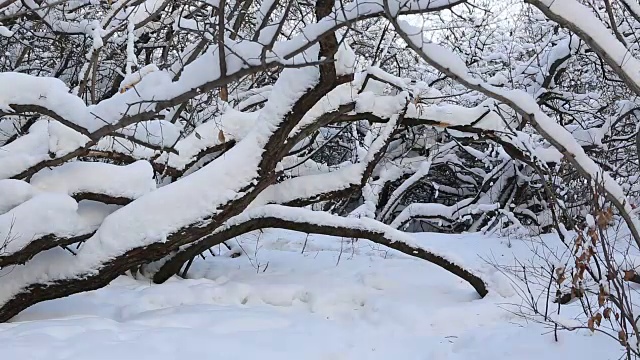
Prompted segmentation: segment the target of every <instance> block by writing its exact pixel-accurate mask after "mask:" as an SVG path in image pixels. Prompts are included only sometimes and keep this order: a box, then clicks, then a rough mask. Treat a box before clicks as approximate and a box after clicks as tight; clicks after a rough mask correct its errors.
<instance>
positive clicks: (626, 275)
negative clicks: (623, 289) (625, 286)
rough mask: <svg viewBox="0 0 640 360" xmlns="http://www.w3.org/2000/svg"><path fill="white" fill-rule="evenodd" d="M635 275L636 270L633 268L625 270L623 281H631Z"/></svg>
mask: <svg viewBox="0 0 640 360" xmlns="http://www.w3.org/2000/svg"><path fill="white" fill-rule="evenodd" d="M635 277H636V272H635V271H634V270H625V272H624V281H631V280H633V278H635Z"/></svg>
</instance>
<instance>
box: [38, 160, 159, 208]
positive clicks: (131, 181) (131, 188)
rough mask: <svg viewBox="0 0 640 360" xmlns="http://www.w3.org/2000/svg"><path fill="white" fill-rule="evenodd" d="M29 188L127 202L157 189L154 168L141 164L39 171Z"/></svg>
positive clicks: (72, 165) (88, 164)
mask: <svg viewBox="0 0 640 360" xmlns="http://www.w3.org/2000/svg"><path fill="white" fill-rule="evenodd" d="M31 185H33V186H34V187H36V188H38V189H40V190H42V191H48V192H62V193H65V194H68V195H71V196H72V195H75V194H80V193H95V194H104V195H108V196H113V197H124V198H129V199H137V198H139V197H141V196H142V195H144V194H146V193H148V192H150V191H152V190H155V188H156V182H155V180H154V179H153V168H152V167H151V165H150V164H149V163H148V162H147V161H142V160H141V161H136V162H134V163H132V164H129V165H126V166H118V165H112V164H106V163H99V162H81V161H74V162H69V163H66V164H63V165H61V166H58V167H55V168H51V169H43V170H41V171H40V172H38V173H37V174H35V175H34V176H33V177H32V178H31Z"/></svg>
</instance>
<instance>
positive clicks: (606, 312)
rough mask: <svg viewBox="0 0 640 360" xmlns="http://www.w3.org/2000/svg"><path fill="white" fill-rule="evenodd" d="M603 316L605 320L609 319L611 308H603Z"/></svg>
mask: <svg viewBox="0 0 640 360" xmlns="http://www.w3.org/2000/svg"><path fill="white" fill-rule="evenodd" d="M604 318H605V319H607V320H609V319H611V308H606V309H604Z"/></svg>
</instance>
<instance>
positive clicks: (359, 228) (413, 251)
mask: <svg viewBox="0 0 640 360" xmlns="http://www.w3.org/2000/svg"><path fill="white" fill-rule="evenodd" d="M265 228H279V229H287V230H294V231H299V232H304V233H313V234H322V235H331V236H339V237H348V238H357V239H367V240H370V241H372V242H375V243H377V244H381V245H384V246H387V247H389V248H391V249H394V250H397V251H400V252H402V253H404V254H407V255H410V256H413V257H417V258H420V259H423V260H426V261H428V262H430V263H432V264H435V265H437V266H439V267H441V268H443V269H445V270H447V271H448V272H450V273H452V274H454V275H457V276H458V277H460V278H462V279H463V280H465V281H467V282H468V283H469V284H470V285H471V286H472V287H473V288H474V289H475V290H476V292H477V293H478V294H479V295H480V296H481V297H484V296H486V295H487V294H488V288H487V283H486V282H485V281H484V280H483V279H482V278H481V277H480V276H479V275H477V274H475V273H474V272H472V271H471V270H468V269H466V268H464V267H463V266H461V265H460V264H457V263H455V262H454V261H452V260H450V259H447V258H446V257H445V256H443V255H439V254H436V253H433V252H431V251H429V250H427V249H425V248H423V247H421V246H419V245H418V244H417V243H415V241H414V240H413V239H412V238H411V237H410V236H409V235H407V234H405V233H403V232H401V231H398V230H395V229H393V228H391V227H389V226H387V225H384V224H382V223H380V222H378V221H375V220H372V219H366V218H362V219H357V218H343V217H339V216H336V215H330V214H327V213H323V212H316V211H311V210H306V209H298V208H289V207H285V206H280V205H266V206H263V207H260V208H256V209H254V210H251V211H248V212H247V213H245V214H242V215H239V216H237V217H235V218H232V219H230V220H229V222H228V224H227V225H225V226H224V227H223V228H222V229H221V230H219V231H217V232H216V233H214V234H212V235H209V236H207V237H205V238H203V239H201V240H200V241H199V242H198V245H199V246H198V249H194V253H195V252H196V251H200V252H203V251H205V250H206V249H208V248H210V247H212V246H215V245H217V244H220V243H222V242H223V241H225V240H228V239H230V238H233V237H236V236H239V235H242V234H244V233H247V232H250V231H254V230H259V229H265ZM200 252H198V253H200ZM198 253H196V254H198ZM182 254H184V255H181V260H184V261H182V262H179V261H176V262H175V263H176V264H178V263H179V266H178V268H177V269H171V270H172V271H170V272H169V271H166V272H165V271H163V272H158V273H156V274H155V276H154V278H153V280H154V282H163V281H165V280H166V279H167V278H168V276H167V274H168V273H171V275H173V274H174V273H177V272H178V271H179V270H180V268H181V267H182V265H183V264H184V262H186V261H187V260H189V259H190V257H189V255H191V254H186V253H182ZM173 270H175V272H174V271H173ZM171 275H169V276H171Z"/></svg>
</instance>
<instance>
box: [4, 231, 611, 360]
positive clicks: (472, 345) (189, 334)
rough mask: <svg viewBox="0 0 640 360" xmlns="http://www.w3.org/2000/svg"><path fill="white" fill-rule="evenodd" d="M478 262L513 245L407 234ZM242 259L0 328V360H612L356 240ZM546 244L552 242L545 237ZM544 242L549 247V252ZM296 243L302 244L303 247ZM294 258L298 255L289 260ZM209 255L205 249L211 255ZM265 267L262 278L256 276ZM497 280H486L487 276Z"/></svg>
mask: <svg viewBox="0 0 640 360" xmlns="http://www.w3.org/2000/svg"><path fill="white" fill-rule="evenodd" d="M419 236H420V239H421V241H424V242H428V243H429V244H430V245H432V246H434V247H438V248H441V249H446V250H447V251H454V252H456V253H460V254H462V255H463V256H465V257H466V258H467V259H469V260H475V261H476V262H478V263H482V260H481V257H489V255H490V256H492V257H494V258H496V259H498V260H499V261H500V262H501V263H504V264H508V263H510V262H512V261H513V257H514V256H520V255H522V254H524V253H526V252H528V249H529V247H528V246H529V245H530V244H528V243H527V242H524V241H520V240H512V241H511V246H510V247H509V246H508V245H507V243H506V242H505V240H504V239H499V238H487V237H482V236H479V235H477V234H467V235H441V234H440V235H439V234H419ZM238 241H239V244H240V245H242V247H243V249H245V251H246V254H247V255H244V256H241V257H239V258H236V259H232V258H229V257H226V256H224V251H222V250H221V252H222V254H221V255H222V256H217V257H215V258H211V257H210V258H208V259H207V260H205V261H202V260H198V261H196V262H195V263H194V265H193V266H192V268H191V270H190V272H189V275H190V279H188V280H177V279H172V280H170V281H169V282H167V283H165V284H163V285H152V284H149V282H148V281H146V280H134V279H132V278H130V277H124V276H123V277H120V278H118V279H117V280H115V281H114V282H113V283H112V284H111V285H109V286H107V287H106V288H103V289H100V290H97V291H94V292H89V293H83V294H77V295H73V296H70V297H67V298H63V299H56V300H52V301H48V302H45V303H40V304H38V305H35V306H33V307H32V308H30V309H28V310H26V311H24V312H23V313H21V314H20V315H18V316H17V317H16V318H15V319H13V321H11V322H10V323H6V324H0V347H2V349H3V359H7V360H22V359H30V360H39V359H42V360H44V359H46V360H71V359H91V360H102V359H104V360H107V359H109V360H111V359H114V358H117V359H120V360H130V359H131V360H133V359H136V360H138V359H156V360H173V359H176V358H184V359H199V358H210V357H211V356H212V353H215V358H216V359H222V360H226V359H229V360H230V359H254V358H259V359H265V360H275V359H279V360H281V359H310V360H328V359H334V360H339V359H344V360H346V359H371V360H376V359H380V360H387V359H390V358H398V359H406V360H422V359H436V360H467V359H476V360H502V359H505V360H507V359H524V360H539V359H547V360H564V359H567V358H572V357H578V358H589V359H616V358H618V357H619V356H620V354H621V353H620V349H619V347H618V346H617V343H616V342H615V341H612V340H611V339H608V338H606V337H605V336H603V335H599V334H595V335H590V334H588V333H587V332H586V331H580V330H579V331H577V332H572V333H564V332H560V334H559V335H560V341H559V342H554V341H553V333H552V332H549V331H548V329H547V328H545V327H543V326H541V325H538V324H535V323H533V322H525V321H523V320H522V319H520V318H518V317H517V316H515V315H513V314H511V313H510V312H509V311H508V310H510V308H508V307H507V306H508V305H506V304H507V303H509V302H519V298H517V297H514V293H513V291H509V290H510V287H509V283H508V280H507V279H502V280H504V281H506V283H504V286H505V288H504V289H505V291H504V295H505V296H506V297H502V296H496V297H487V298H485V299H481V300H478V299H477V296H476V294H475V292H474V291H473V289H472V288H471V287H469V286H468V285H466V284H465V283H464V282H461V281H459V280H458V279H456V278H455V277H454V276H452V275H450V274H448V273H446V272H445V271H442V270H440V269H438V268H437V267H435V266H433V265H431V264H429V263H426V262H423V261H420V260H415V259H412V258H409V257H406V256H403V255H401V254H397V253H394V252H388V251H385V250H384V249H382V248H378V247H376V245H375V244H371V243H369V242H366V241H358V242H351V241H348V240H341V239H339V238H333V237H326V236H310V237H308V238H307V237H306V236H305V235H302V234H293V233H290V232H286V231H275V230H267V231H266V232H264V233H263V234H261V235H260V234H257V233H256V234H250V235H248V236H246V237H244V238H242V239H239V240H238ZM546 241H549V242H552V240H551V239H550V238H546ZM556 241H557V240H556ZM305 244H306V245H305ZM303 247H304V253H301V252H302V250H303ZM215 252H216V254H219V252H218V250H216V251H215ZM267 264H268V266H267ZM498 275H499V274H496V276H498Z"/></svg>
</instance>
